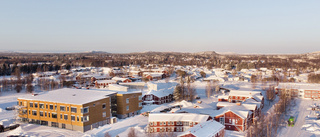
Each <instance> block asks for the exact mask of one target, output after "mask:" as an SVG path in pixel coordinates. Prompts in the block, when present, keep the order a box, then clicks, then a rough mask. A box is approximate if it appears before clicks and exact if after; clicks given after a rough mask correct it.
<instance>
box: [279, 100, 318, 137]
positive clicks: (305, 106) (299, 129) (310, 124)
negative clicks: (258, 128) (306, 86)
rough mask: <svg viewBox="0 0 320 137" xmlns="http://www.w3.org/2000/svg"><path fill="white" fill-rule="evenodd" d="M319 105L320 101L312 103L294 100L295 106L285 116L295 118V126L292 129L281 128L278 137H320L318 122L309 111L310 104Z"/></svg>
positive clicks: (310, 101) (313, 113)
mask: <svg viewBox="0 0 320 137" xmlns="http://www.w3.org/2000/svg"><path fill="white" fill-rule="evenodd" d="M314 103H316V104H319V103H320V101H312V100H309V99H296V106H295V107H293V108H291V110H290V112H289V113H288V114H287V115H286V118H287V119H288V118H289V117H290V116H294V117H295V120H296V122H295V125H294V126H293V127H288V126H286V125H285V127H283V128H281V129H280V131H279V133H278V136H279V137H316V136H320V120H317V119H316V115H315V112H314V111H312V110H311V105H312V104H314Z"/></svg>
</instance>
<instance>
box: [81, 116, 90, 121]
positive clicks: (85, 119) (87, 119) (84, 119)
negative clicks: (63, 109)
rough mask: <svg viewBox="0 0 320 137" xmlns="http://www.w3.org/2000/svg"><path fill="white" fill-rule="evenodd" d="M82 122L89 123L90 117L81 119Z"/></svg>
mask: <svg viewBox="0 0 320 137" xmlns="http://www.w3.org/2000/svg"><path fill="white" fill-rule="evenodd" d="M81 121H82V122H87V121H89V116H84V117H81Z"/></svg>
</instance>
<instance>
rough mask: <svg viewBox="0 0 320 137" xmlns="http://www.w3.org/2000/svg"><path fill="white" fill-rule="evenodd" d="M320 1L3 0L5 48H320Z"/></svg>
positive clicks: (0, 42) (0, 17) (0, 18)
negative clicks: (91, 0)
mask: <svg viewBox="0 0 320 137" xmlns="http://www.w3.org/2000/svg"><path fill="white" fill-rule="evenodd" d="M319 4H320V1H317V0H310V1H308V2H304V1H292V0H290V1H289V0H283V1H275V0H272V1H248V0H242V1H216V0H215V1H209V0H205V1H201V2H199V1H191V0H177V1H169V0H164V1H143V0H142V1H102V0H98V1H95V2H88V1H83V0H80V1H79V0H77V1H75V0H70V1H61V0H57V1H35V0H30V1H19V2H17V1H2V2H0V30H1V31H0V51H18V52H33V53H43V52H45V53H68V52H70V53H74V52H85V51H105V52H109V53H132V52H144V51H157V52H202V51H215V52H217V53H229V52H230V53H237V54H302V53H310V52H315V51H320V46H319V45H320V39H319V38H318V36H320V26H319V25H318V22H320V16H319V14H320V10H319V8H318V5H319Z"/></svg>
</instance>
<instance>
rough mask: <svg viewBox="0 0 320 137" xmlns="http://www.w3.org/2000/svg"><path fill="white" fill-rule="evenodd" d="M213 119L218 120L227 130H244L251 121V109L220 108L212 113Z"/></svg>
mask: <svg viewBox="0 0 320 137" xmlns="http://www.w3.org/2000/svg"><path fill="white" fill-rule="evenodd" d="M213 115H215V116H214V120H216V121H218V122H220V123H221V124H222V125H224V126H225V129H227V130H234V131H245V130H246V129H247V128H248V127H249V126H250V125H251V123H252V118H253V113H252V112H251V111H241V110H233V109H232V110H230V109H229V108H222V109H220V110H218V111H217V113H215V114H213Z"/></svg>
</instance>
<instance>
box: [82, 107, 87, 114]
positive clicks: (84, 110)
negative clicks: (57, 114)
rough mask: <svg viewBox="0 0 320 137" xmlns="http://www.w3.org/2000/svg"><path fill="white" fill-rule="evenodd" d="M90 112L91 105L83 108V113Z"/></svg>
mask: <svg viewBox="0 0 320 137" xmlns="http://www.w3.org/2000/svg"><path fill="white" fill-rule="evenodd" d="M88 112H89V107H85V108H82V109H81V113H83V114H85V113H88Z"/></svg>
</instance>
